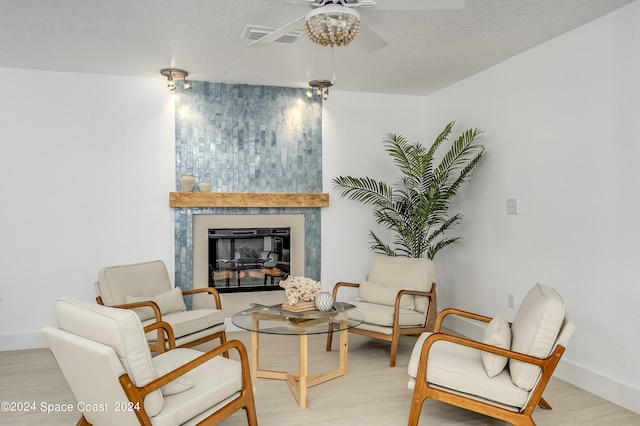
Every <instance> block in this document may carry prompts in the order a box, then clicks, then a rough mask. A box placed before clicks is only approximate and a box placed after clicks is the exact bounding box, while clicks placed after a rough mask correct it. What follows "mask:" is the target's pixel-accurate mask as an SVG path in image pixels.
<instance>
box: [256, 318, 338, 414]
mask: <svg viewBox="0 0 640 426" xmlns="http://www.w3.org/2000/svg"><path fill="white" fill-rule="evenodd" d="M260 317H261V315H254V318H253V321H254V323H255V324H254V330H258V329H259V328H258V324H257V322H258V321H259V320H260V319H270V320H273V317H272V316H269V317H266V316H265V317H263V318H260ZM327 322H328V321H327ZM327 328H328V325H327ZM341 328H343V330H341V331H339V333H340V366H339V367H338V368H336V369H335V370H331V371H327V372H326V373H322V374H309V373H308V370H307V366H308V335H306V334H300V335H299V336H298V338H299V339H300V369H299V371H298V374H294V373H290V372H286V371H274V370H261V369H260V367H259V348H260V333H257V332H251V375H252V376H253V377H254V378H256V377H261V378H265V379H277V380H285V381H286V382H287V384H288V385H289V389H290V390H291V393H292V394H293V396H294V397H295V398H296V401H298V405H299V406H300V408H301V409H303V410H306V409H307V390H308V389H309V388H310V387H312V386H315V385H319V384H320V383H324V382H326V381H329V380H331V379H335V378H336V377H340V376H344V375H345V374H347V370H348V353H349V332H348V330H347V329H346V321H345V324H343V326H342V327H341Z"/></svg>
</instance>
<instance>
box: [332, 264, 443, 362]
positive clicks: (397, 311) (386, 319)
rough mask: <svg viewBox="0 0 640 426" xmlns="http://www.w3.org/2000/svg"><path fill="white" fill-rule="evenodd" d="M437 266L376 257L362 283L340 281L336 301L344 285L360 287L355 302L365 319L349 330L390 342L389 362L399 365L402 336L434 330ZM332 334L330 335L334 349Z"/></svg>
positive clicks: (334, 295) (335, 295)
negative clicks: (434, 280) (398, 357)
mask: <svg viewBox="0 0 640 426" xmlns="http://www.w3.org/2000/svg"><path fill="white" fill-rule="evenodd" d="M433 276H434V267H433V262H431V260H429V259H423V258H420V259H414V258H408V257H400V256H398V257H391V256H374V258H373V260H372V261H371V267H370V269H369V275H368V277H367V279H366V280H362V281H361V282H360V283H346V282H339V283H337V284H336V285H335V287H334V288H333V300H337V297H338V291H339V290H340V289H341V288H345V287H355V288H357V289H358V297H357V299H356V300H355V301H354V302H352V303H353V304H354V305H355V306H356V307H357V310H358V311H360V312H362V313H363V314H364V322H363V323H362V324H361V325H359V326H358V327H355V328H350V329H349V332H351V333H356V334H361V335H364V336H369V337H373V338H376V339H382V340H385V341H387V342H391V355H390V358H389V365H390V366H391V367H394V366H395V365H396V354H397V352H398V340H399V339H400V336H401V335H415V336H417V335H419V334H420V333H423V332H425V331H431V330H433V326H434V324H435V319H436V315H437V302H436V284H435V283H434V282H433ZM332 338H333V333H332V332H330V333H328V335H327V348H326V349H327V351H330V350H331V343H332Z"/></svg>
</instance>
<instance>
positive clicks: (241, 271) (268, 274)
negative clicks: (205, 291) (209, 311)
mask: <svg viewBox="0 0 640 426" xmlns="http://www.w3.org/2000/svg"><path fill="white" fill-rule="evenodd" d="M208 236H209V287H215V288H216V290H218V292H220V293H234V292H244V291H265V290H282V288H281V287H280V285H279V283H280V280H282V279H285V278H286V277H287V276H288V275H289V271H290V264H291V260H290V256H291V229H290V228H225V229H209V230H208Z"/></svg>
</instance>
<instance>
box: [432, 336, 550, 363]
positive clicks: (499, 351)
mask: <svg viewBox="0 0 640 426" xmlns="http://www.w3.org/2000/svg"><path fill="white" fill-rule="evenodd" d="M438 340H445V341H447V342H452V343H456V344H458V345H462V346H468V347H470V348H475V349H478V350H481V351H484V352H490V353H493V354H496V355H502V356H506V357H507V358H511V359H516V360H518V361H522V362H526V363H528V364H535V365H537V366H539V367H543V366H544V364H545V363H546V362H547V361H548V360H549V358H552V357H553V353H552V354H551V355H549V356H548V357H547V358H540V357H535V356H532V355H527V354H523V353H521V352H514V351H512V350H510V349H503V348H499V347H498V346H493V345H488V344H486V343H482V342H478V341H476V340H472V339H468V338H466V337H460V336H454V335H453V334H447V333H433V334H431V335H430V336H429V337H427V339H426V340H425V341H424V344H423V345H422V351H423V352H422V353H421V355H420V356H421V357H422V356H423V355H425V353H424V351H425V350H426V351H427V352H428V351H429V349H431V346H432V345H433V344H434V343H435V342H437V341H438ZM554 352H555V351H554ZM426 356H428V353H427V355H426ZM420 362H422V359H421V360H420Z"/></svg>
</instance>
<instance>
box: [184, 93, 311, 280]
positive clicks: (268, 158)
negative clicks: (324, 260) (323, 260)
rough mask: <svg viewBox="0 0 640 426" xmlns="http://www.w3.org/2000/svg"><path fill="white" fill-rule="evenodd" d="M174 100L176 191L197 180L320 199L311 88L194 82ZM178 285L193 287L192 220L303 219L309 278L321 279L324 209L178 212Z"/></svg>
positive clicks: (222, 187)
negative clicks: (184, 179)
mask: <svg viewBox="0 0 640 426" xmlns="http://www.w3.org/2000/svg"><path fill="white" fill-rule="evenodd" d="M191 84H192V88H191V90H189V91H184V89H182V87H181V85H177V86H178V87H177V88H176V95H175V111H176V117H175V120H176V122H175V127H176V190H179V189H180V184H179V178H180V176H181V175H182V174H185V173H191V174H193V176H194V177H195V179H196V189H195V190H197V183H198V182H201V181H206V182H210V183H211V191H212V192H291V193H297V192H309V193H320V192H322V104H321V101H320V100H318V99H316V97H314V98H313V99H307V98H306V96H305V91H306V90H305V89H296V88H290V87H270V86H252V85H243V84H225V83H211V82H200V81H192V82H191ZM174 211H175V274H176V276H175V281H176V285H177V286H179V287H180V288H182V289H191V288H193V285H194V284H193V247H194V245H193V216H194V215H200V214H204V215H223V214H224V215H230V214H242V215H270V214H303V215H304V219H305V240H304V246H305V262H304V263H305V264H304V274H305V276H308V277H310V278H313V279H316V280H319V279H320V209H319V208H317V207H313V208H304V207H302V208H297V207H295V208H292V207H275V208H235V207H234V208H224V207H215V208H211V207H206V208H200V207H195V208H175V210H174Z"/></svg>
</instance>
